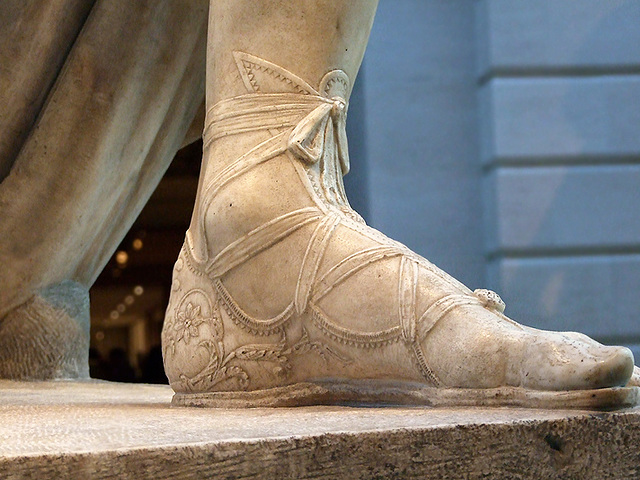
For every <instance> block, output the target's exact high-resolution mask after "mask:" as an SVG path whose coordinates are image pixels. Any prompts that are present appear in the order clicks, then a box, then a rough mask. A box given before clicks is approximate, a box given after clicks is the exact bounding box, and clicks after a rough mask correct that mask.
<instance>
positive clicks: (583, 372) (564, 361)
mask: <svg viewBox="0 0 640 480" xmlns="http://www.w3.org/2000/svg"><path fill="white" fill-rule="evenodd" d="M560 338H561V337H556V336H555V335H551V336H546V335H543V336H541V337H538V338H537V339H536V340H537V341H533V342H531V344H529V345H528V348H526V349H525V355H524V359H523V360H524V361H523V367H524V368H523V369H522V379H523V380H522V384H523V385H525V386H528V387H529V388H534V389H548V390H581V389H593V388H606V387H616V386H622V385H625V384H627V382H628V381H629V379H630V378H631V375H632V374H633V368H634V365H633V353H631V350H629V349H628V348H625V347H607V346H595V345H591V344H587V343H583V342H580V341H577V340H575V339H569V338H567V337H564V339H560Z"/></svg>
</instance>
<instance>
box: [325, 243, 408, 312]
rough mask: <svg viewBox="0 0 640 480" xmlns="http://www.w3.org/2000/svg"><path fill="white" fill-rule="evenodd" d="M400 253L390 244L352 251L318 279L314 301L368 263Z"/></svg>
mask: <svg viewBox="0 0 640 480" xmlns="http://www.w3.org/2000/svg"><path fill="white" fill-rule="evenodd" d="M398 255H402V251H401V250H400V249H399V248H397V247H395V246H389V245H380V246H377V247H371V248H366V249H364V250H360V251H359V252H356V253H352V254H351V255H349V256H348V257H346V258H344V259H342V260H341V261H340V262H339V263H337V264H336V265H334V266H333V267H331V268H330V269H329V270H328V271H327V273H325V274H324V275H323V276H322V278H321V279H320V280H319V281H318V284H317V286H316V288H315V291H314V294H313V302H317V301H319V300H320V299H321V298H322V297H324V296H325V295H327V294H328V293H329V292H330V291H331V290H333V289H334V288H335V287H337V286H338V285H339V284H340V283H342V282H343V281H345V280H346V279H347V278H349V277H350V276H351V275H353V274H354V273H356V272H357V271H359V270H361V269H362V268H364V267H366V266H367V265H369V264H371V263H373V262H377V261H379V260H382V259H384V258H389V257H395V256H398Z"/></svg>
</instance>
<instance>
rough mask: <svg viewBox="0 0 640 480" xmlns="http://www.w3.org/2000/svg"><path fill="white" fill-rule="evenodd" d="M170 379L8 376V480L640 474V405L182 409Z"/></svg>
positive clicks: (0, 427)
mask: <svg viewBox="0 0 640 480" xmlns="http://www.w3.org/2000/svg"><path fill="white" fill-rule="evenodd" d="M171 396H172V392H171V390H170V389H169V388H168V387H163V386H150V385H125V384H113V383H108V382H98V381H90V382H40V383H23V382H12V381H0V438H2V442H0V472H2V474H1V476H2V478H8V479H17V478H38V479H46V478H78V479H88V478H97V479H103V478H119V479H145V478H150V479H151V478H152V479H165V478H172V479H202V478H220V479H223V478H224V479H232V478H233V479H236V478H238V479H241V478H252V479H270V480H271V479H289V478H292V479H293V478H295V479H304V478H314V479H350V480H351V479H404V478H420V479H441V478H465V479H475V478H483V479H484V478H496V479H522V478H535V479H554V478H563V479H577V478H585V479H586V478H588V479H609V478H616V479H621V478H624V479H627V478H628V479H638V478H640V447H639V446H640V410H638V409H631V410H623V411H618V412H608V413H603V412H588V411H559V410H554V411H545V410H527V409H512V408H495V409H469V408H467V409H452V408H446V409H444V408H443V409H424V408H393V407H381V408H358V407H348V406H344V407H303V408H281V409H245V410H222V409H204V408H184V407H172V406H170V404H169V402H170V399H171Z"/></svg>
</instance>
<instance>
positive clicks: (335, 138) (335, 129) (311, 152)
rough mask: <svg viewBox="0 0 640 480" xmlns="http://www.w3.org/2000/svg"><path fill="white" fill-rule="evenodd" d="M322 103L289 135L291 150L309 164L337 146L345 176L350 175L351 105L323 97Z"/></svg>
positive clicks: (343, 101) (338, 98)
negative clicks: (348, 125)
mask: <svg viewBox="0 0 640 480" xmlns="http://www.w3.org/2000/svg"><path fill="white" fill-rule="evenodd" d="M320 99H321V101H322V103H321V104H320V105H318V106H317V107H316V108H315V109H313V110H312V111H311V112H310V113H309V114H308V115H307V116H306V117H304V118H303V119H302V120H301V121H300V122H299V123H298V124H297V125H296V127H295V128H294V129H293V131H292V132H291V135H290V136H289V141H288V144H287V146H288V149H289V151H291V152H292V153H293V154H294V155H296V156H297V157H298V158H300V159H301V160H304V161H305V162H307V163H309V164H314V163H317V162H319V161H320V159H322V158H323V157H324V156H325V155H330V154H331V153H332V148H331V147H332V145H331V144H332V143H333V144H334V145H335V148H336V153H337V157H338V160H339V162H340V167H341V170H342V174H343V175H346V174H347V172H349V146H348V144H347V130H346V127H347V102H346V101H345V99H344V98H342V97H340V96H334V97H332V98H325V97H320Z"/></svg>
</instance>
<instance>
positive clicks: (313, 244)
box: [294, 215, 340, 314]
mask: <svg viewBox="0 0 640 480" xmlns="http://www.w3.org/2000/svg"><path fill="white" fill-rule="evenodd" d="M339 224H340V217H338V216H337V215H327V216H326V217H325V218H324V219H322V221H320V222H319V223H318V226H317V227H316V229H315V230H314V232H313V234H312V235H311V239H310V240H309V244H308V245H307V250H306V252H305V254H304V258H303V259H302V266H301V267H300V274H299V275H298V283H297V285H296V293H295V300H294V304H295V307H296V313H298V314H301V313H302V312H304V311H305V309H306V308H307V304H308V302H309V299H310V296H311V289H312V288H313V285H314V283H315V281H316V276H317V274H318V268H319V267H320V263H321V262H322V257H323V256H324V253H325V251H326V250H327V247H328V246H329V241H330V240H331V236H332V234H333V232H334V231H335V230H336V228H337V227H338V225H339Z"/></svg>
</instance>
